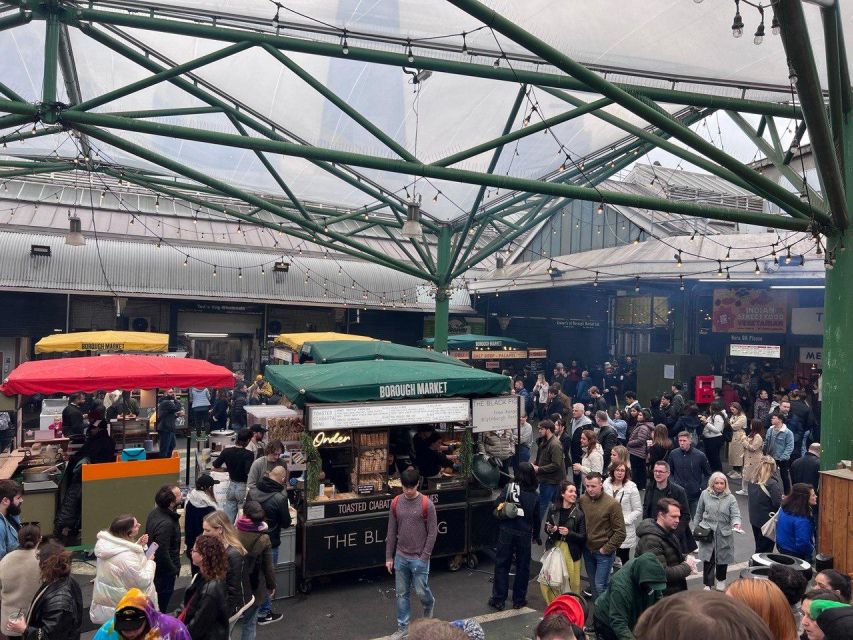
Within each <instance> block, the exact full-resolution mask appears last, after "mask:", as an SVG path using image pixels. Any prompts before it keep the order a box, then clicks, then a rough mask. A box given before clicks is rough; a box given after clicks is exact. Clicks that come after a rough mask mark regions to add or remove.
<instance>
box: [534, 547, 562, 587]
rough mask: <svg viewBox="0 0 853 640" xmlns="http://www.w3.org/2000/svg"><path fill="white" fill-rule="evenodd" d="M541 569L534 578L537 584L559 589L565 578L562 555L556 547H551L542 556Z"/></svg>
mask: <svg viewBox="0 0 853 640" xmlns="http://www.w3.org/2000/svg"><path fill="white" fill-rule="evenodd" d="M541 562H542V569H540V570H539V575H538V576H537V577H536V580H537V582H539V583H540V584H544V585H546V586H548V587H561V586H562V585H563V583H564V582H565V580H566V578H567V577H568V576H567V573H568V571H567V569H566V563H565V561H564V560H563V554H562V552H561V551H560V550H559V549H558V548H557V547H551V548H550V549H548V550H547V551H546V552H545V553H543V554H542V560H541Z"/></svg>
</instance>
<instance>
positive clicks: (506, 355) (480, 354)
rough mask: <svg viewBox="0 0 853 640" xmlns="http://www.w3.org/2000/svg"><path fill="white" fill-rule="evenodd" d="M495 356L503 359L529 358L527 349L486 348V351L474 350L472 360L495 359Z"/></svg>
mask: <svg viewBox="0 0 853 640" xmlns="http://www.w3.org/2000/svg"><path fill="white" fill-rule="evenodd" d="M495 358H500V359H501V360H524V359H525V358H527V349H516V350H514V351H510V350H508V349H507V350H506V351H505V350H503V349H500V350H496V351H491V350H484V351H472V352H471V359H472V360H494V359H495Z"/></svg>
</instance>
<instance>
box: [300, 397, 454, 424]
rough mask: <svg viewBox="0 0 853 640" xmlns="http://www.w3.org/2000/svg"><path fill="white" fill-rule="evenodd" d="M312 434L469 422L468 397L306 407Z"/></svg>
mask: <svg viewBox="0 0 853 640" xmlns="http://www.w3.org/2000/svg"><path fill="white" fill-rule="evenodd" d="M305 412H306V416H307V420H306V424H307V425H308V430H309V431H327V430H330V429H337V430H344V429H363V428H366V427H393V426H396V425H400V426H403V425H408V424H429V423H432V422H467V421H468V419H469V418H470V408H469V405H468V400H467V399H466V398H448V399H446V400H410V401H408V402H407V401H397V402H348V403H342V404H308V405H305Z"/></svg>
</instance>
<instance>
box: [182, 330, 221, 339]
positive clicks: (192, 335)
mask: <svg viewBox="0 0 853 640" xmlns="http://www.w3.org/2000/svg"><path fill="white" fill-rule="evenodd" d="M184 335H185V336H186V337H187V338H227V337H228V334H227V333H205V332H195V331H193V332H189V331H188V332H187V333H185V334H184Z"/></svg>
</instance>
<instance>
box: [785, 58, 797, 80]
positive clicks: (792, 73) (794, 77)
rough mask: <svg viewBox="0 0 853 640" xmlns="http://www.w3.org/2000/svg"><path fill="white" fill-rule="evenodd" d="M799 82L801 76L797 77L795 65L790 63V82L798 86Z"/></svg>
mask: <svg viewBox="0 0 853 640" xmlns="http://www.w3.org/2000/svg"><path fill="white" fill-rule="evenodd" d="M797 80H799V76H797V71H796V69H794V65H792V64H791V61H790V60H789V61H788V81H789V82H790V83H791V84H797Z"/></svg>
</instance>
